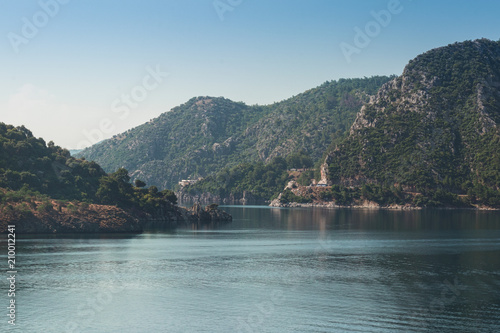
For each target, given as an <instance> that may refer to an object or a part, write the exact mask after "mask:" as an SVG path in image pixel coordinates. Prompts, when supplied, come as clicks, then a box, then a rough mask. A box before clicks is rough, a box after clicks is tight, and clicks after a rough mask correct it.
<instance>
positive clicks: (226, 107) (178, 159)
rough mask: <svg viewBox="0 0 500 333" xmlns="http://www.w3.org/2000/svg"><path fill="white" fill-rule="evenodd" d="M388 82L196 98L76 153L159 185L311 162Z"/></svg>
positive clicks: (328, 84) (378, 79) (335, 83)
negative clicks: (258, 99) (281, 162)
mask: <svg viewBox="0 0 500 333" xmlns="http://www.w3.org/2000/svg"><path fill="white" fill-rule="evenodd" d="M389 79H390V78H389V77H372V78H365V79H348V80H347V79H345V80H339V81H332V82H326V83H324V84H323V85H321V86H320V87H318V88H315V89H311V90H309V91H306V92H305V93H303V94H300V95H298V96H295V97H292V98H290V99H288V100H285V101H283V102H280V103H275V104H273V105H267V106H248V105H245V104H243V103H235V102H232V101H230V100H228V99H224V98H212V97H198V98H193V99H191V100H190V101H188V102H187V103H185V104H183V105H181V106H179V107H176V108H174V109H173V110H171V111H169V112H166V113H164V114H162V115H161V116H160V117H158V118H156V119H153V120H152V121H151V122H148V123H146V124H144V125H141V126H139V127H137V128H134V129H132V130H129V131H127V132H126V133H123V134H121V135H117V136H115V137H114V138H112V139H110V140H106V141H104V142H102V143H99V144H97V145H95V146H92V147H91V148H89V149H86V150H85V151H83V152H82V153H81V156H85V157H86V158H87V159H88V160H95V161H97V162H98V163H99V164H101V165H102V166H103V168H104V169H105V170H106V171H107V172H113V171H115V170H117V169H118V168H120V167H125V168H127V169H128V170H130V171H131V175H132V178H133V179H136V178H140V179H143V180H145V181H146V182H148V183H149V184H152V185H156V186H158V187H160V188H173V187H174V186H175V185H176V184H177V182H178V181H180V180H181V179H188V178H192V179H195V178H198V177H207V176H209V175H212V174H215V173H216V172H219V171H221V170H222V169H224V168H227V170H229V169H231V168H233V167H235V166H237V165H239V164H241V163H257V162H262V163H269V162H270V161H271V160H272V159H273V158H275V157H277V156H284V157H286V156H288V155H289V154H293V153H296V152H299V151H302V150H303V151H305V152H306V153H307V154H309V155H310V156H311V158H313V160H315V161H316V160H319V159H320V158H321V157H322V156H323V155H324V153H325V151H326V150H327V148H328V146H329V145H330V144H331V143H332V141H335V142H337V141H338V140H339V139H340V138H342V137H343V136H345V134H346V131H347V130H348V129H349V127H350V126H351V124H352V122H353V121H354V119H355V115H356V113H357V112H358V111H359V108H360V107H361V105H363V103H365V102H367V101H368V100H369V98H370V95H373V94H375V93H376V92H377V90H378V89H379V88H380V86H381V85H382V84H383V83H385V82H387V81H388V80H389Z"/></svg>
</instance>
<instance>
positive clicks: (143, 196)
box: [0, 123, 177, 214]
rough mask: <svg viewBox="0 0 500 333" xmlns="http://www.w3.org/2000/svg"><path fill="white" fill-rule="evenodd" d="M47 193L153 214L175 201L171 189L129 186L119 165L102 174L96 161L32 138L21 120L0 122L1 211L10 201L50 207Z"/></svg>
mask: <svg viewBox="0 0 500 333" xmlns="http://www.w3.org/2000/svg"><path fill="white" fill-rule="evenodd" d="M52 199H58V200H64V201H68V200H70V201H73V200H74V201H76V202H85V203H87V204H90V203H95V204H104V205H114V206H118V207H121V208H124V209H136V210H138V211H141V212H146V213H152V214H154V213H156V212H157V211H158V210H162V209H163V210H166V209H170V208H171V207H172V205H173V204H175V203H176V201H177V199H176V197H175V195H174V193H173V192H172V191H169V190H164V191H158V189H157V188H156V187H154V186H151V187H149V188H145V184H144V183H142V182H136V186H133V185H132V184H131V183H130V177H129V176H128V172H127V170H125V169H123V168H120V169H118V170H117V171H116V172H114V173H112V174H106V173H105V172H104V170H103V169H102V168H101V167H100V166H99V165H98V164H97V163H96V162H88V161H86V160H84V159H76V158H73V157H71V156H70V153H69V151H68V150H66V149H62V148H61V147H58V146H55V145H54V143H53V142H49V143H48V144H46V143H45V141H44V140H43V139H39V138H35V137H34V136H33V134H32V133H31V132H30V131H29V130H28V129H26V128H25V127H24V126H21V127H14V126H11V125H6V124H4V123H0V203H1V204H2V205H1V206H0V209H1V210H2V212H3V213H6V214H7V213H9V212H8V210H13V209H14V208H13V207H14V206H12V205H11V203H13V202H24V203H28V202H29V203H33V204H34V202H35V201H44V202H45V205H46V206H43V207H48V208H50V207H51V204H50V201H51V200H52ZM16 207H18V206H16ZM4 210H7V211H4ZM28 211H29V210H26V212H28Z"/></svg>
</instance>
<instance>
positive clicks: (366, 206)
mask: <svg viewBox="0 0 500 333" xmlns="http://www.w3.org/2000/svg"><path fill="white" fill-rule="evenodd" d="M269 207H279V208H352V209H381V210H422V209H424V208H425V207H417V206H413V205H410V204H406V205H390V206H380V205H379V204H377V203H375V202H364V203H363V204H361V205H350V206H346V205H337V204H335V202H315V203H298V202H287V203H282V202H280V201H279V200H278V199H275V200H273V201H271V203H270V204H269ZM435 209H450V210H451V209H453V210H455V209H460V210H463V209H465V210H481V211H500V209H498V208H492V207H486V206H475V207H435Z"/></svg>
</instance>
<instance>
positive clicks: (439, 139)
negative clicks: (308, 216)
mask: <svg viewBox="0 0 500 333" xmlns="http://www.w3.org/2000/svg"><path fill="white" fill-rule="evenodd" d="M499 125H500V42H495V41H490V40H486V39H483V40H476V41H467V42H463V43H456V44H453V45H448V46H446V47H441V48H438V49H434V50H431V51H429V52H427V53H424V54H422V55H420V56H418V57H417V58H415V59H414V60H412V61H410V63H409V64H408V65H407V66H406V68H405V69H404V72H403V74H402V75H401V76H399V77H397V78H394V79H392V80H391V81H390V82H387V83H386V84H384V85H383V86H382V88H381V89H380V90H379V92H378V93H377V95H376V96H374V97H373V98H372V99H371V100H370V102H369V103H367V104H366V105H364V106H363V107H362V108H361V110H360V112H359V113H358V115H357V117H356V120H355V121H354V123H353V125H352V127H351V129H350V135H349V136H348V138H347V139H346V140H345V141H343V142H342V143H341V144H339V145H338V146H337V147H336V149H334V150H333V151H332V152H331V153H330V154H329V155H328V158H327V159H326V161H327V163H328V165H329V168H328V175H327V176H328V179H329V181H330V182H332V183H334V184H339V185H342V186H347V187H349V186H361V185H363V184H370V183H372V184H379V185H382V186H387V187H394V186H396V187H398V186H399V187H402V188H403V189H406V190H411V191H416V192H420V193H423V194H426V195H428V196H429V197H430V196H432V195H434V193H435V192H436V191H437V190H439V191H444V192H446V193H455V194H464V195H465V194H469V199H470V200H472V201H476V200H478V201H480V202H482V203H484V204H489V205H493V206H495V205H496V206H498V205H500V192H499V190H500V128H499ZM325 171H326V170H325Z"/></svg>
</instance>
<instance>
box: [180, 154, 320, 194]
mask: <svg viewBox="0 0 500 333" xmlns="http://www.w3.org/2000/svg"><path fill="white" fill-rule="evenodd" d="M312 166H313V162H312V158H311V157H310V156H309V154H307V153H306V152H305V151H303V150H300V151H298V152H296V153H293V154H290V155H288V156H287V157H286V159H284V158H282V157H275V158H273V159H272V160H271V161H270V162H269V163H267V164H264V163H263V162H256V163H242V164H239V165H237V166H235V167H231V168H224V169H222V170H221V171H219V172H217V173H216V174H215V175H212V176H209V177H207V178H205V179H203V180H202V181H199V182H197V183H196V184H194V185H190V186H188V187H187V188H185V189H184V191H185V192H187V193H189V194H191V195H196V194H200V193H211V194H214V195H219V196H221V197H230V196H234V197H238V198H242V197H243V193H244V192H246V193H247V194H251V196H252V197H254V198H255V199H257V200H261V201H264V200H269V199H274V198H275V197H276V196H278V194H279V193H280V192H281V191H282V190H283V187H284V186H285V185H286V183H287V181H288V180H289V177H288V172H287V170H291V169H304V168H311V167H312ZM303 175H304V177H302V178H300V181H301V182H304V183H307V184H306V185H309V183H310V179H311V178H313V177H314V171H306V172H304V173H303ZM306 178H308V179H306Z"/></svg>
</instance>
